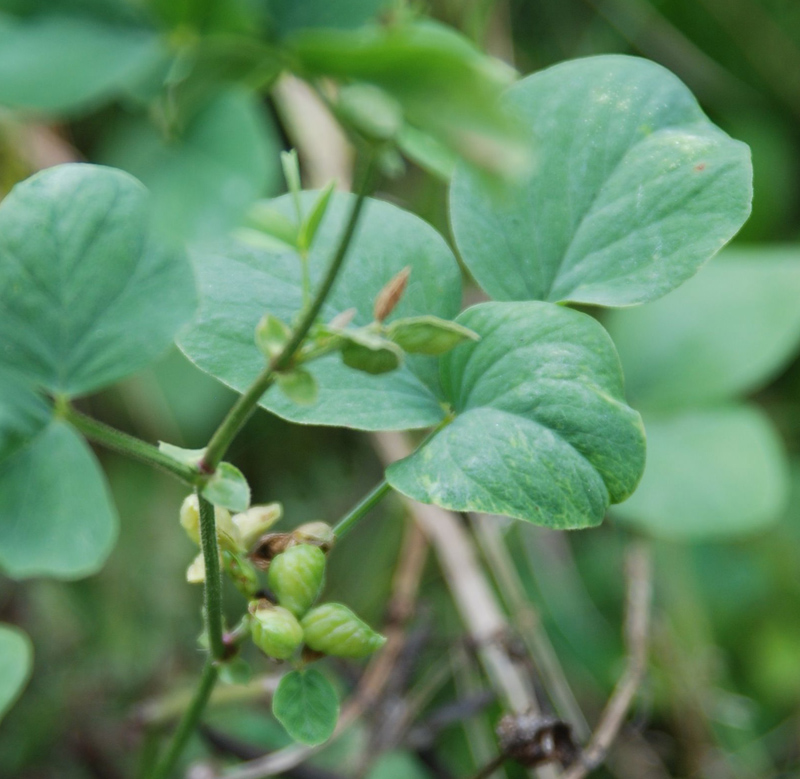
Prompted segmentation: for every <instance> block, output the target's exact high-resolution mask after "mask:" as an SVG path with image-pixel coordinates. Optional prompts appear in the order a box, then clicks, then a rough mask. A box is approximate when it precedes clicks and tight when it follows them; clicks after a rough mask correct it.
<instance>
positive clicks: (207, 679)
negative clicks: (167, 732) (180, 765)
mask: <svg viewBox="0 0 800 779" xmlns="http://www.w3.org/2000/svg"><path fill="white" fill-rule="evenodd" d="M218 674H219V669H218V668H217V666H216V665H215V664H214V660H213V659H212V658H211V657H209V658H208V660H207V661H206V665H205V668H203V675H202V676H201V677H200V684H199V685H198V686H197V690H196V691H195V694H194V698H192V702H191V704H190V705H189V708H188V709H186V711H185V712H184V713H183V717H181V721H180V722H179V723H178V727H177V728H176V730H175V734H174V735H173V737H172V741H171V742H170V744H169V747H168V748H167V751H166V753H165V754H164V757H163V758H162V759H161V761H160V762H159V763H158V765H157V766H156V768H155V771H153V773H152V775H151V777H150V779H166V777H168V776H169V775H170V773H171V772H172V769H173V768H175V764H176V763H177V762H178V758H180V756H181V754H182V753H183V750H184V748H185V747H186V742H187V741H188V740H189V737H190V736H191V735H192V733H193V732H194V730H195V728H196V727H197V725H198V723H199V722H200V717H201V716H202V714H203V710H204V709H205V707H206V704H207V703H208V699H209V698H210V697H211V691H212V690H213V689H214V685H215V684H216V681H217V675H218Z"/></svg>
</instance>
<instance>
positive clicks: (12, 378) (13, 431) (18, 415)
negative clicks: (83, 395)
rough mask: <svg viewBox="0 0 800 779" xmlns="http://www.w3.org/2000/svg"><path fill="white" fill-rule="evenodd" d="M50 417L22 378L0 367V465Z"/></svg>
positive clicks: (39, 399)
mask: <svg viewBox="0 0 800 779" xmlns="http://www.w3.org/2000/svg"><path fill="white" fill-rule="evenodd" d="M51 416H52V410H51V409H50V408H49V407H48V405H47V404H46V403H45V402H44V400H43V399H42V398H41V397H39V396H38V395H37V394H36V393H35V392H34V391H33V388H32V387H31V386H30V385H29V384H28V383H27V382H26V381H25V380H24V379H22V378H21V377H20V376H17V375H15V374H13V373H9V372H8V371H5V370H3V369H2V368H0V462H1V461H2V460H4V459H5V458H6V457H9V456H10V455H12V454H13V453H14V452H16V451H17V450H18V449H20V448H21V447H23V446H24V445H25V444H27V443H28V441H30V440H31V439H32V438H34V437H35V436H36V435H37V434H38V433H39V432H40V431H41V430H42V429H43V428H44V427H45V426H46V425H47V423H48V422H49V421H50V418H51Z"/></svg>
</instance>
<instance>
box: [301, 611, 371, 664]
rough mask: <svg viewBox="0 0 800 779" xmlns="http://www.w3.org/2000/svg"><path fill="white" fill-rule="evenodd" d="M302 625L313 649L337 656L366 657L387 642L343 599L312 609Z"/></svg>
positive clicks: (307, 641)
mask: <svg viewBox="0 0 800 779" xmlns="http://www.w3.org/2000/svg"><path fill="white" fill-rule="evenodd" d="M300 625H301V626H302V628H303V633H304V635H305V641H306V644H307V645H308V646H309V647H311V649H314V650H315V651H317V652H323V653H324V654H326V655H333V656H334V657H352V658H358V657H366V656H367V655H368V654H371V653H372V652H374V651H375V650H376V649H379V648H380V647H382V646H383V644H384V643H385V642H386V639H385V638H384V637H383V636H382V635H380V633H376V632H375V631H374V630H373V629H372V628H371V627H370V626H369V625H367V623H366V622H363V621H362V620H360V619H359V618H358V617H357V616H356V615H355V614H353V612H352V611H350V609H348V608H347V606H343V605H342V604H341V603H324V604H323V605H322V606H317V607H316V608H314V609H311V611H309V612H308V613H307V614H306V615H305V616H304V617H303V619H302V620H300Z"/></svg>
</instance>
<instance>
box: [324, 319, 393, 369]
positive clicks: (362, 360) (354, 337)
mask: <svg viewBox="0 0 800 779" xmlns="http://www.w3.org/2000/svg"><path fill="white" fill-rule="evenodd" d="M338 335H339V337H340V338H341V339H342V344H341V347H340V348H341V352H342V361H343V362H344V364H345V365H347V366H348V367H349V368H354V369H355V370H357V371H364V373H371V374H373V375H378V374H381V373H388V372H389V371H394V370H396V369H397V368H399V367H400V365H401V364H402V362H403V352H402V351H400V349H398V348H397V346H395V344H393V343H392V342H391V341H387V340H386V339H385V338H382V337H381V336H379V335H377V334H375V333H370V332H368V331H366V330H342V331H340V332H339V333H338Z"/></svg>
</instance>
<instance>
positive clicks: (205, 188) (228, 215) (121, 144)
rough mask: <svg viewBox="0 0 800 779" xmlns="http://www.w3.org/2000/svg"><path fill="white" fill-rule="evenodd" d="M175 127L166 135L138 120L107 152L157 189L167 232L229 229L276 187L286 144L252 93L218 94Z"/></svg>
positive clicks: (210, 233) (211, 233)
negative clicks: (260, 198)
mask: <svg viewBox="0 0 800 779" xmlns="http://www.w3.org/2000/svg"><path fill="white" fill-rule="evenodd" d="M174 132H175V137H173V138H170V139H167V138H165V137H164V136H163V135H162V134H161V133H159V131H158V130H157V129H156V128H155V127H154V126H153V125H152V124H150V123H149V122H146V121H144V120H142V119H136V120H134V121H132V122H131V123H129V124H127V125H125V126H123V127H122V128H120V129H118V130H117V131H116V132H112V133H111V136H110V138H108V139H107V140H106V143H105V147H104V150H103V152H102V153H101V157H102V158H103V159H104V160H105V161H106V162H108V163H109V164H111V165H115V166H117V167H120V168H123V169H125V170H127V171H129V172H130V173H133V174H134V175H135V176H137V177H138V178H140V179H141V180H142V181H143V182H144V183H145V184H146V185H147V186H148V187H149V188H150V189H151V190H152V193H153V201H154V205H153V211H154V215H155V223H156V225H157V226H158V227H159V229H160V230H161V231H162V232H163V233H164V234H165V235H168V236H171V237H173V238H178V239H185V238H189V239H192V240H208V239H210V238H218V237H220V236H221V235H225V234H226V233H227V232H228V231H229V230H230V229H231V228H232V227H234V226H236V225H237V224H238V223H240V222H241V220H242V218H243V216H244V213H245V211H246V209H247V208H248V207H249V206H250V205H251V204H252V203H253V202H254V201H255V200H256V199H258V198H259V197H263V195H265V194H267V193H268V192H269V191H270V190H271V189H273V188H274V187H275V185H276V184H275V182H276V181H277V180H278V159H277V155H278V150H279V148H280V144H279V141H278V138H277V135H276V132H275V129H274V128H273V126H272V123H271V121H270V119H269V117H268V116H267V115H266V113H265V112H264V110H263V108H262V107H261V105H260V104H259V102H258V99H257V98H256V96H255V95H253V94H252V93H250V92H249V91H246V90H244V89H241V88H238V87H230V88H228V89H226V90H225V91H222V92H219V93H218V94H217V95H215V96H214V97H213V98H212V99H211V100H209V101H208V102H206V103H205V105H204V106H203V108H201V109H200V110H198V111H197V112H196V114H194V115H193V116H192V118H191V119H190V120H189V121H188V122H187V124H186V126H185V127H183V128H182V129H178V128H176V129H175V131H174Z"/></svg>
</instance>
